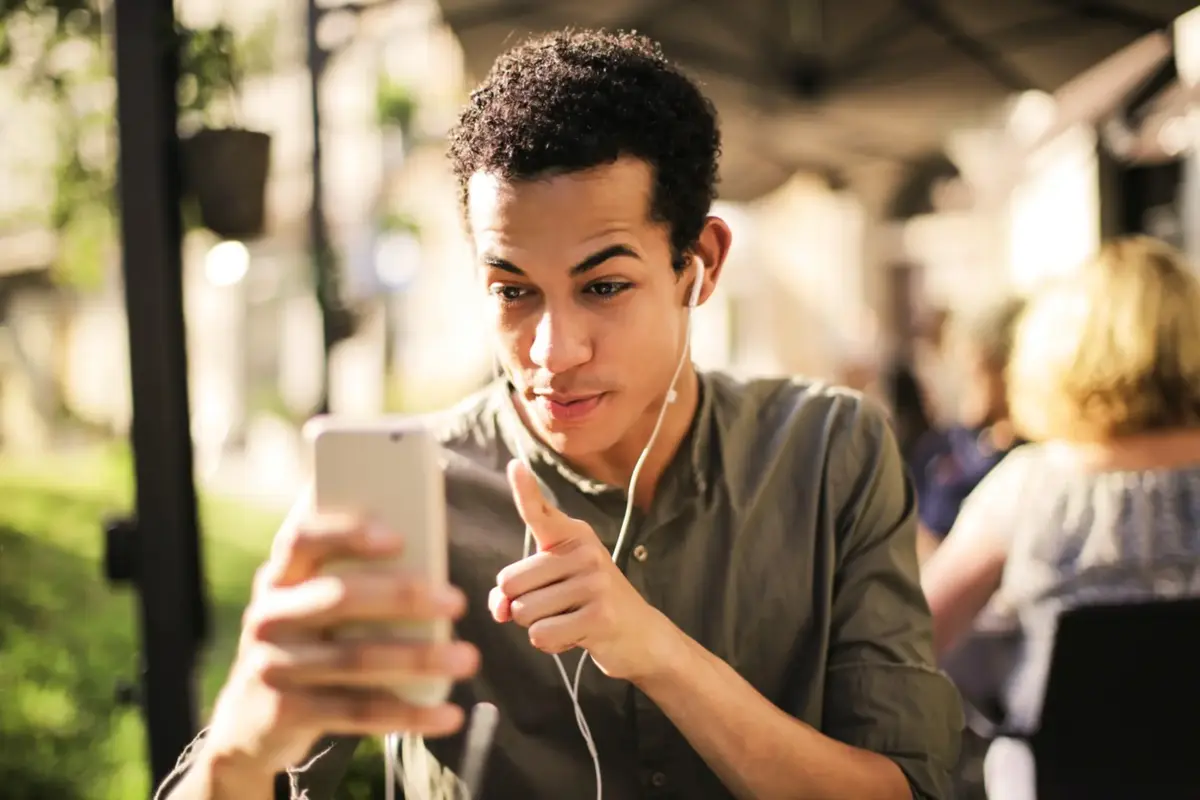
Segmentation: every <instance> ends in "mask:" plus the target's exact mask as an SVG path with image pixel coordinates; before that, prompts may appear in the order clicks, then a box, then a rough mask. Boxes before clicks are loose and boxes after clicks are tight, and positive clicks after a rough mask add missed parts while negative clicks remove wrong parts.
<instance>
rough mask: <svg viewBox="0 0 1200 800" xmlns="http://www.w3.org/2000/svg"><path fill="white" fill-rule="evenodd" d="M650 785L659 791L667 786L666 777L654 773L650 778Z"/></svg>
mask: <svg viewBox="0 0 1200 800" xmlns="http://www.w3.org/2000/svg"><path fill="white" fill-rule="evenodd" d="M650 785H651V786H653V787H654V788H655V789H661V788H663V787H664V786H666V785H667V776H666V775H665V774H663V773H661V772H656V773H654V774H653V775H651V776H650Z"/></svg>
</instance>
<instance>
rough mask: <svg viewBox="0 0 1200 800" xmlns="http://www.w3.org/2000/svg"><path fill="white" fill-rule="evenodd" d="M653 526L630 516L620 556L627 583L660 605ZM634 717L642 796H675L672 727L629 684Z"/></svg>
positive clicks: (660, 588)
mask: <svg viewBox="0 0 1200 800" xmlns="http://www.w3.org/2000/svg"><path fill="white" fill-rule="evenodd" d="M652 534H653V530H652V529H651V528H650V526H649V525H648V523H647V521H646V519H645V518H644V517H642V516H640V515H638V516H635V517H634V519H632V520H630V530H629V533H628V535H627V542H628V544H627V547H628V548H629V549H628V555H627V556H624V557H623V558H622V559H621V562H622V567H623V568H624V571H625V575H626V577H627V578H628V580H629V582H630V584H632V586H633V587H634V588H635V589H637V591H638V593H639V594H641V595H642V597H644V598H646V600H647V602H649V603H650V604H651V605H653V606H654V607H656V608H662V605H663V598H662V597H660V596H659V595H660V593H661V591H662V587H661V585H660V581H659V580H658V577H659V576H660V574H661V573H660V570H661V569H662V566H661V565H660V564H658V563H656V561H655V559H654V545H653V535H652ZM629 691H630V693H631V694H632V705H633V709H634V719H635V721H636V728H637V758H638V776H639V779H640V781H641V784H642V792H643V794H642V796H643V797H646V798H669V797H674V796H675V786H674V783H675V781H673V780H672V776H671V769H670V765H671V762H672V756H673V753H672V747H671V743H672V741H673V735H672V734H673V732H674V727H673V726H672V725H671V722H670V720H668V719H667V717H666V715H664V714H663V713H662V711H660V710H659V708H658V706H656V705H655V704H654V703H653V701H651V700H650V698H649V697H648V696H647V695H645V694H644V693H642V692H641V691H639V690H638V689H637V688H635V687H632V686H631V687H630V689H629Z"/></svg>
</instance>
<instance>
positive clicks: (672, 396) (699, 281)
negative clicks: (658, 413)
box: [667, 258, 704, 403]
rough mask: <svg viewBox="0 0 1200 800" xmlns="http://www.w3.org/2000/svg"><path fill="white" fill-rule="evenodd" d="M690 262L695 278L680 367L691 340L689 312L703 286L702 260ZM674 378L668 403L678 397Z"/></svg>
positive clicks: (690, 316) (676, 376)
mask: <svg viewBox="0 0 1200 800" xmlns="http://www.w3.org/2000/svg"><path fill="white" fill-rule="evenodd" d="M692 262H693V263H694V264H695V265H696V279H695V280H694V281H692V294H691V297H689V298H688V320H687V335H686V338H685V339H684V345H683V355H682V357H681V358H680V361H679V365H680V367H682V366H683V362H684V360H686V359H687V356H688V345H690V344H691V341H692V314H691V312H693V311H695V310H696V306H698V305H699V304H700V290H701V289H703V288H704V262H703V261H701V260H700V259H699V258H694V259H692ZM678 378H679V371H678V370H677V371H676V372H675V380H678ZM675 380H672V381H671V389H670V391H668V392H667V402H668V403H674V402H675V401H676V400H678V399H679V392H677V391H675Z"/></svg>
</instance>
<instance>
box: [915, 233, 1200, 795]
mask: <svg viewBox="0 0 1200 800" xmlns="http://www.w3.org/2000/svg"><path fill="white" fill-rule="evenodd" d="M1008 377H1009V381H1008V398H1009V407H1010V409H1011V414H1012V418H1013V421H1014V424H1015V426H1016V429H1017V431H1018V432H1019V433H1021V434H1023V435H1024V436H1026V437H1027V438H1028V439H1030V440H1031V441H1032V442H1034V443H1033V444H1029V445H1026V446H1024V447H1021V448H1018V449H1017V450H1016V451H1014V452H1013V453H1011V454H1010V455H1009V456H1008V457H1007V458H1006V459H1005V460H1004V461H1003V462H1002V463H1001V464H1000V465H999V466H997V467H996V468H995V469H994V470H993V471H992V472H991V473H990V474H989V475H988V476H987V477H986V478H984V480H983V481H982V482H981V483H980V485H979V486H978V488H977V489H976V490H975V492H973V493H972V494H971V496H970V497H969V498H968V499H967V501H966V503H965V504H964V505H963V508H962V511H961V512H960V514H959V516H958V519H957V520H956V522H955V524H954V527H953V529H952V531H951V533H950V535H949V536H948V537H947V538H946V540H945V542H944V543H943V544H942V546H941V547H940V548H938V550H937V552H936V553H934V555H933V557H932V558H931V559H930V560H929V562H928V563H927V564H926V566H925V569H924V570H923V574H922V583H923V584H924V588H925V592H926V596H927V597H928V599H929V604H930V607H931V609H932V611H933V615H934V637H935V644H936V646H937V648H938V651H939V653H940V654H945V653H946V652H947V651H949V650H950V648H952V647H953V646H954V645H955V644H956V643H958V642H959V641H960V639H961V638H962V637H963V635H964V634H965V633H967V632H968V631H969V630H970V629H971V628H972V625H973V624H974V622H975V620H976V617H977V615H978V614H979V613H980V611H981V610H983V609H984V608H985V606H988V609H989V616H995V617H999V618H1004V619H1008V620H1010V621H1012V623H1013V624H1014V625H1016V626H1017V628H1018V630H1019V631H1020V633H1021V634H1022V642H1023V644H1022V647H1021V649H1020V650H1019V652H1018V654H1017V658H1016V663H1015V665H1014V667H1013V670H1012V672H1011V673H1010V675H1009V676H1008V678H1007V680H1006V681H1005V682H1004V685H1003V687H1001V689H1000V694H1001V701H1002V704H1003V706H1004V710H1005V713H1006V722H1007V723H1008V724H1010V725H1012V726H1014V727H1016V728H1018V729H1020V728H1026V729H1028V728H1031V727H1032V726H1033V725H1035V724H1036V722H1037V718H1038V715H1039V713H1040V709H1041V701H1042V691H1043V687H1044V683H1045V679H1046V674H1047V671H1048V667H1049V661H1050V648H1051V645H1052V641H1053V636H1054V624H1055V619H1056V617H1057V614H1058V613H1060V612H1061V611H1062V610H1063V609H1064V608H1067V607H1071V606H1075V605H1079V604H1085V603H1094V602H1123V601H1137V600H1144V599H1150V598H1159V597H1182V596H1197V595H1200V281H1198V279H1197V277H1196V275H1195V274H1194V273H1192V272H1190V271H1189V268H1188V266H1187V265H1185V264H1184V263H1183V261H1182V259H1181V257H1180V255H1179V254H1178V253H1177V252H1176V251H1174V250H1173V249H1171V248H1170V247H1168V246H1167V245H1165V244H1162V243H1160V242H1156V241H1153V240H1150V239H1146V238H1140V237H1137V238H1128V239H1122V240H1118V241H1115V242H1113V243H1111V244H1109V245H1107V246H1105V247H1104V248H1103V249H1102V250H1101V252H1100V253H1099V255H1098V256H1097V257H1096V258H1095V259H1094V260H1092V261H1091V262H1090V263H1088V264H1087V265H1086V266H1085V267H1083V268H1082V270H1081V271H1079V272H1078V273H1077V274H1074V275H1071V276H1068V277H1066V278H1064V279H1063V280H1061V281H1059V282H1057V283H1056V284H1054V285H1052V286H1050V287H1047V288H1046V289H1045V290H1043V291H1042V292H1040V293H1038V294H1037V295H1036V296H1035V297H1034V298H1033V300H1032V301H1031V304H1030V306H1029V308H1028V309H1027V311H1026V313H1025V315H1024V317H1023V319H1022V320H1021V322H1020V324H1019V327H1018V332H1017V336H1016V341H1015V345H1014V350H1013V354H1012V359H1011V361H1010V365H1009V373H1008ZM1010 769H1011V767H1010ZM989 771H990V770H989ZM1007 774H1009V775H1010V776H1011V775H1015V773H1012V772H1009V773H1007ZM989 791H991V787H990V786H989ZM993 796H999V795H998V794H994V795H993Z"/></svg>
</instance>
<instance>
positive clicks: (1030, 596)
mask: <svg viewBox="0 0 1200 800" xmlns="http://www.w3.org/2000/svg"><path fill="white" fill-rule="evenodd" d="M959 523H960V524H959V525H957V526H956V528H961V530H962V532H963V534H965V535H990V536H995V535H1003V536H1007V537H1008V559H1007V561H1006V563H1005V567H1004V574H1003V578H1002V580H1001V585H1000V589H999V591H998V592H997V594H996V596H995V597H994V598H993V599H992V603H991V605H990V607H989V608H988V609H987V611H985V614H986V615H987V616H988V617H989V618H990V623H989V627H990V626H992V625H995V624H996V623H997V621H998V620H1000V621H1008V622H1009V623H1010V624H1014V625H1015V626H1016V627H1017V628H1018V629H1019V632H1020V633H1021V637H1020V643H1019V644H1018V645H1017V647H1018V650H1017V652H1016V654H1015V658H1014V661H1013V667H1012V670H1011V672H1010V674H1009V675H1008V678H1007V680H1006V682H1005V685H1004V686H1003V688H1002V692H1001V694H1002V700H1003V701H1004V704H1005V711H1006V712H1007V722H1008V723H1009V724H1011V725H1014V726H1016V727H1018V728H1028V727H1031V726H1033V725H1035V724H1036V722H1037V719H1038V716H1039V714H1040V712H1041V704H1042V694H1043V690H1044V687H1045V682H1046V678H1047V673H1048V670H1049V666H1050V655H1051V648H1052V646H1053V641H1054V633H1055V625H1056V620H1057V618H1058V615H1059V613H1061V612H1062V611H1063V610H1064V609H1066V608H1071V607H1074V606H1078V605H1085V604H1092V603H1113V602H1122V601H1142V600H1149V599H1166V598H1181V597H1193V596H1200V453H1197V457H1196V462H1195V463H1194V464H1192V465H1189V466H1185V467H1176V468H1171V469H1150V470H1129V471H1103V472H1093V471H1086V470H1084V469H1083V468H1082V467H1080V466H1074V465H1072V464H1070V463H1066V462H1065V460H1064V459H1056V458H1052V457H1051V450H1050V449H1049V448H1048V447H1047V446H1045V445H1035V444H1031V445H1025V446H1023V447H1020V448H1018V449H1017V450H1014V451H1013V452H1012V453H1011V454H1009V456H1008V457H1007V458H1006V459H1004V461H1003V462H1001V463H1000V465H999V466H997V467H996V469H995V470H993V471H992V472H991V473H989V474H988V475H987V477H985V478H984V479H983V481H982V482H981V483H980V484H979V486H978V488H977V489H976V490H975V491H974V492H973V493H972V494H971V496H970V497H969V498H968V499H967V501H966V503H965V504H964V506H963V509H962V512H961V515H960V520H959Z"/></svg>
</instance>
